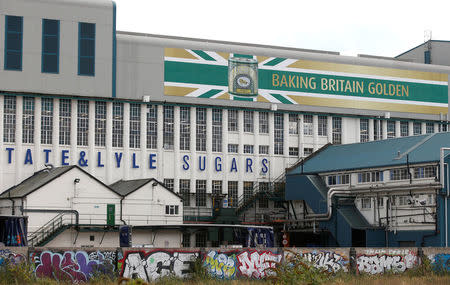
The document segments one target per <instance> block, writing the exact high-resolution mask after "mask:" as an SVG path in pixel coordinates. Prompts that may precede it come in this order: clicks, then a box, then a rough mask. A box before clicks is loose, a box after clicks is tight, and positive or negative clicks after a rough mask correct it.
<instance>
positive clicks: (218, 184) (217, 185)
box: [212, 180, 222, 196]
mask: <svg viewBox="0 0 450 285" xmlns="http://www.w3.org/2000/svg"><path fill="white" fill-rule="evenodd" d="M212 194H213V196H219V195H222V180H213V181H212Z"/></svg>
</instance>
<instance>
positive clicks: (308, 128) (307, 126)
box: [303, 115, 313, 136]
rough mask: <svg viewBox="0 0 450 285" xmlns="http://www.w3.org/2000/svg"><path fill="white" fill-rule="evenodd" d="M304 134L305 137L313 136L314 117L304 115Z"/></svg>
mask: <svg viewBox="0 0 450 285" xmlns="http://www.w3.org/2000/svg"><path fill="white" fill-rule="evenodd" d="M303 134H304V135H305V136H312V135H313V116H312V115H303Z"/></svg>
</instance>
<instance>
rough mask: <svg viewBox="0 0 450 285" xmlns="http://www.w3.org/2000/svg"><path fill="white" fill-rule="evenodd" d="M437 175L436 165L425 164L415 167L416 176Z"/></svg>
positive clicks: (428, 176) (427, 176)
mask: <svg viewBox="0 0 450 285" xmlns="http://www.w3.org/2000/svg"><path fill="white" fill-rule="evenodd" d="M430 177H436V167H435V166H423V167H416V168H414V178H430Z"/></svg>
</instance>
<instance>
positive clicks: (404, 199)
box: [397, 196, 411, 206]
mask: <svg viewBox="0 0 450 285" xmlns="http://www.w3.org/2000/svg"><path fill="white" fill-rule="evenodd" d="M410 204H411V199H410V197H409V196H397V205H398V206H406V205H410Z"/></svg>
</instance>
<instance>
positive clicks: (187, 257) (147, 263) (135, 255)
mask: <svg viewBox="0 0 450 285" xmlns="http://www.w3.org/2000/svg"><path fill="white" fill-rule="evenodd" d="M199 255H200V252H199V251H183V250H167V249H152V250H136V249H129V250H123V254H121V256H119V260H118V268H119V272H120V276H121V277H126V278H133V279H135V278H140V279H143V280H145V281H152V280H156V279H158V278H160V277H163V276H168V275H173V276H177V277H188V276H189V273H191V272H192V270H193V264H194V262H195V260H196V259H197V258H198V257H199Z"/></svg>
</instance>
